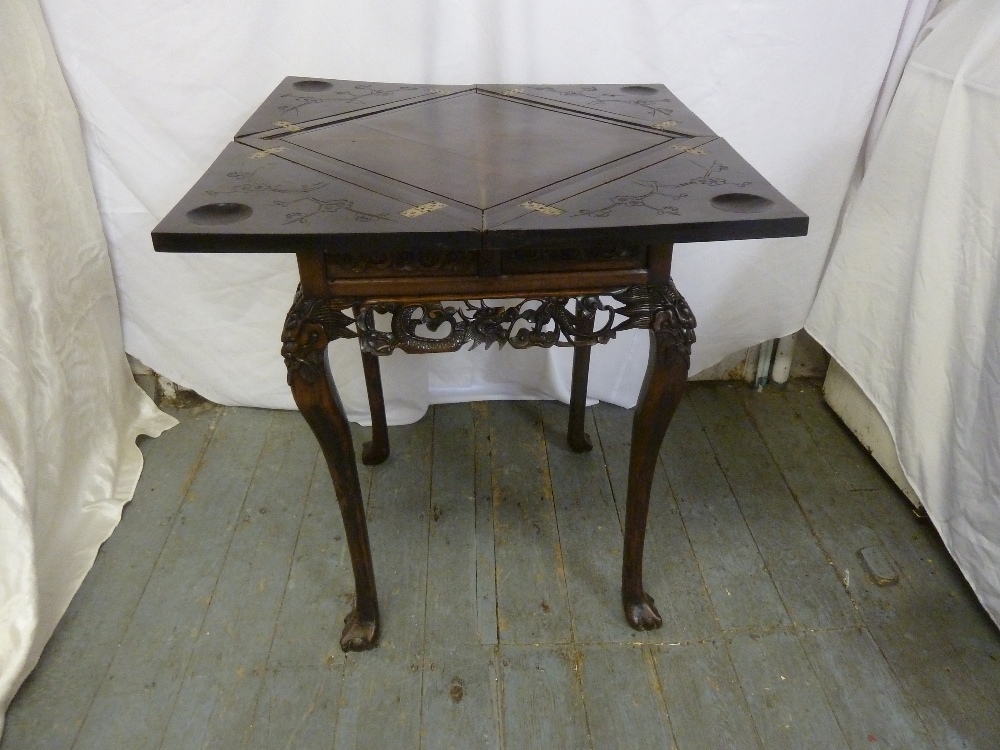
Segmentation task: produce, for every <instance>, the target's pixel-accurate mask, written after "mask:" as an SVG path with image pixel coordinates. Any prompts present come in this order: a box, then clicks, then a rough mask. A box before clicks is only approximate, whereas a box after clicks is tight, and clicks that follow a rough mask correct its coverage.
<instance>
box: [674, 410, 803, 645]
mask: <svg viewBox="0 0 1000 750" xmlns="http://www.w3.org/2000/svg"><path fill="white" fill-rule="evenodd" d="M660 454H661V462H662V464H663V466H664V468H665V469H666V474H667V479H668V481H669V482H670V486H671V488H672V489H673V492H674V495H675V496H676V498H677V504H678V506H679V508H680V513H681V518H682V519H683V520H684V526H685V528H686V529H687V533H688V537H689V538H690V540H691V545H692V547H693V549H694V553H695V556H696V558H697V560H698V566H699V568H700V570H701V574H702V577H703V578H704V580H705V584H706V586H707V588H708V593H709V596H710V598H711V602H712V606H713V609H714V611H715V615H716V617H717V618H718V622H719V625H720V626H721V627H722V628H723V629H724V630H749V629H755V628H756V629H761V628H772V627H776V626H778V625H787V624H789V623H790V619H789V617H788V613H787V612H786V610H785V605H784V603H783V602H782V600H781V597H780V596H779V595H778V591H777V589H776V588H775V586H774V581H773V580H772V579H771V574H770V572H769V571H768V569H767V566H766V565H765V564H764V559H763V557H762V556H761V552H760V549H759V548H758V546H757V542H756V541H755V540H754V537H753V535H752V534H751V533H750V529H749V528H748V527H747V524H746V521H745V520H744V518H743V513H742V511H741V510H740V506H739V504H738V503H737V501H736V498H735V497H734V496H733V491H732V489H731V488H730V486H729V483H728V481H727V480H726V476H725V474H723V472H722V468H721V467H720V466H719V462H718V460H717V459H716V457H715V453H714V451H713V449H712V445H711V443H709V441H708V436H707V435H706V434H705V430H704V429H703V428H702V425H701V422H700V421H699V420H698V415H697V414H696V413H695V411H694V409H693V408H692V406H691V402H690V399H688V398H685V399H684V400H683V401H682V402H681V405H680V406H679V407H678V409H677V412H676V413H675V414H674V418H673V421H672V422H671V423H670V428H669V429H668V430H667V438H666V439H664V442H663V447H662V449H661V451H660Z"/></svg>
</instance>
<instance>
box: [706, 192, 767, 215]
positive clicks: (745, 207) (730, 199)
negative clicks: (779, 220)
mask: <svg viewBox="0 0 1000 750" xmlns="http://www.w3.org/2000/svg"><path fill="white" fill-rule="evenodd" d="M712 205H713V206H715V207H716V208H717V209H719V210H720V211H728V212H729V213H732V214H755V213H759V212H760V211H766V210H767V209H769V208H770V207H771V206H773V205H774V201H772V200H770V199H768V198H765V197H764V196H763V195H754V194H753V193H723V194H722V195H717V196H715V197H714V198H712Z"/></svg>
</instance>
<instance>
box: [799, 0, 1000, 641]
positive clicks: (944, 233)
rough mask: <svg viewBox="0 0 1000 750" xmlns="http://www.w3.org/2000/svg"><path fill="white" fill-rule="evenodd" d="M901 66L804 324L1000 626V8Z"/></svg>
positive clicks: (966, 16)
mask: <svg viewBox="0 0 1000 750" xmlns="http://www.w3.org/2000/svg"><path fill="white" fill-rule="evenodd" d="M933 24H934V26H933V29H932V30H931V31H930V33H929V34H928V35H927V36H926V38H925V39H924V40H923V41H922V42H921V43H920V44H919V46H918V47H917V48H916V50H915V51H914V53H913V56H912V58H911V59H910V62H909V64H908V65H907V67H906V69H905V72H904V74H903V77H902V80H901V82H900V86H899V89H898V91H897V93H896V97H895V99H894V101H893V103H892V107H891V109H890V110H889V113H888V116H887V118H886V121H885V125H884V126H883V128H882V132H881V135H880V137H879V140H878V142H877V144H876V145H875V147H874V149H873V151H872V154H871V158H870V160H869V163H868V169H867V172H866V174H865V177H864V180H863V181H862V183H861V186H860V188H859V190H858V193H857V195H856V197H855V199H854V201H853V203H852V204H851V206H850V208H849V209H848V211H847V213H846V215H845V219H844V225H843V231H842V234H841V236H840V238H839V241H838V243H837V245H836V246H835V248H834V250H833V253H832V255H831V260H830V267H829V270H828V271H827V273H826V275H825V277H824V280H823V284H822V286H821V288H820V290H819V294H818V296H817V299H816V304H815V306H814V308H813V310H812V312H811V313H810V315H809V319H808V323H807V328H808V330H809V331H810V333H812V335H813V336H814V337H815V338H816V339H817V340H819V342H820V343H822V344H823V345H824V346H825V347H826V348H827V349H828V350H829V351H830V353H831V354H832V355H833V356H834V357H835V358H836V359H837V361H838V362H840V364H841V365H843V367H844V369H846V370H847V372H848V373H849V374H850V375H851V376H852V377H853V378H854V379H855V380H856V381H857V383H858V384H859V385H860V386H861V388H862V390H863V391H864V392H865V394H866V395H867V396H868V397H869V399H870V400H871V401H872V402H873V404H874V405H875V407H876V408H877V409H878V411H879V413H880V414H881V415H882V417H883V419H884V420H885V422H886V424H887V425H888V427H889V431H890V433H891V434H892V436H893V439H894V442H895V445H896V449H897V453H898V455H899V460H900V464H901V465H902V468H903V471H904V472H905V474H906V477H907V479H908V480H909V482H910V484H911V485H912V486H913V488H914V490H915V491H916V493H917V495H918V496H919V498H920V501H921V503H922V504H923V506H924V507H925V508H926V509H927V513H928V515H929V516H930V518H931V519H932V520H933V522H934V524H935V526H936V527H937V529H938V531H939V532H940V533H941V536H942V538H943V539H944V542H945V544H946V545H947V546H948V549H949V550H950V551H951V553H952V556H953V557H954V558H955V559H956V561H957V562H958V564H959V567H960V568H961V569H962V571H963V573H964V574H965V576H966V577H967V578H968V580H969V582H970V583H971V584H972V587H973V589H974V590H975V591H976V593H977V595H978V596H979V598H980V600H981V601H982V603H983V604H984V605H985V607H986V609H987V610H988V611H989V612H990V614H991V615H992V617H993V619H994V620H995V621H996V622H997V623H998V624H1000V329H998V323H1000V138H998V135H997V134H998V127H1000V125H998V124H1000V5H998V4H997V3H996V2H995V0H958V2H957V3H955V4H954V5H952V6H951V7H949V8H948V9H947V10H946V11H944V12H943V13H942V14H941V15H940V16H938V17H937V18H935V19H934V22H933Z"/></svg>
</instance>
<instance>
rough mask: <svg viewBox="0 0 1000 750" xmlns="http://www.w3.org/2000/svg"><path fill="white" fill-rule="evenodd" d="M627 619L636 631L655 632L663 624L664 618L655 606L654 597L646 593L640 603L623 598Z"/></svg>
mask: <svg viewBox="0 0 1000 750" xmlns="http://www.w3.org/2000/svg"><path fill="white" fill-rule="evenodd" d="M622 604H623V605H624V607H625V619H626V620H628V624H629V625H631V626H632V628H633V629H634V630H655V629H656V628H658V627H660V626H661V625H662V624H663V618H662V617H660V613H659V612H657V611H656V607H654V606H653V597H651V596H650V595H649V594H647V593H646V592H645V591H644V592H643V593H642V598H641V599H640V600H639V601H628V600H627V599H626V598H625V597H624V596H622Z"/></svg>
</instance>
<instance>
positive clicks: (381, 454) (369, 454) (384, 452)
mask: <svg viewBox="0 0 1000 750" xmlns="http://www.w3.org/2000/svg"><path fill="white" fill-rule="evenodd" d="M387 458H389V446H388V445H380V444H378V443H376V442H375V441H374V440H369V441H368V442H366V443H365V444H364V445H363V446H361V463H363V464H364V465H365V466H376V465H378V464H380V463H382V462H383V461H385V460H386V459H387Z"/></svg>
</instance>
